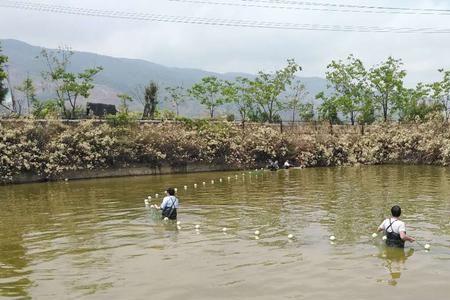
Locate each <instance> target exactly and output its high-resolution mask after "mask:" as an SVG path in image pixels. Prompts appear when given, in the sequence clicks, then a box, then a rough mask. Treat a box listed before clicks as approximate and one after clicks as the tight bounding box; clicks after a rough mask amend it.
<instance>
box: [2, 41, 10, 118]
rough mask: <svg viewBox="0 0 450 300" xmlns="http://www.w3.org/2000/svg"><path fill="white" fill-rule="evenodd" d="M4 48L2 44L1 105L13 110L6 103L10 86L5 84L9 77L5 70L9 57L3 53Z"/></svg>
mask: <svg viewBox="0 0 450 300" xmlns="http://www.w3.org/2000/svg"><path fill="white" fill-rule="evenodd" d="M1 53H2V48H1V45H0V105H1V106H3V107H4V108H6V109H8V110H11V109H10V108H9V107H6V106H5V105H4V103H3V102H4V101H5V98H6V94H8V88H7V87H6V86H5V80H6V79H7V78H8V74H7V73H6V71H5V64H6V63H7V62H8V57H7V56H6V55H2V54H1Z"/></svg>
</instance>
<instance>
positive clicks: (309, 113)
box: [298, 102, 314, 122]
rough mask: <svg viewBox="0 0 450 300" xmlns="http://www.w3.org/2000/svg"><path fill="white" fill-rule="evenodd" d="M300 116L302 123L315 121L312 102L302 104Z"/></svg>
mask: <svg viewBox="0 0 450 300" xmlns="http://www.w3.org/2000/svg"><path fill="white" fill-rule="evenodd" d="M298 114H299V116H300V119H301V120H302V121H304V122H311V121H312V120H313V119H314V104H313V103H312V102H308V103H300V109H299V111H298Z"/></svg>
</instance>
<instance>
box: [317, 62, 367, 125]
mask: <svg viewBox="0 0 450 300" xmlns="http://www.w3.org/2000/svg"><path fill="white" fill-rule="evenodd" d="M326 78H327V80H328V82H329V83H330V85H329V87H332V89H333V93H334V98H336V104H337V106H338V108H339V110H340V111H341V112H342V113H343V114H344V115H347V116H348V117H349V119H350V122H351V124H352V125H354V124H355V121H356V120H357V116H358V114H359V113H360V112H361V111H362V109H363V107H364V106H367V105H368V104H369V103H367V100H369V99H371V98H370V97H368V94H369V93H368V91H369V89H368V84H367V71H366V69H365V67H364V64H363V63H362V61H361V60H360V59H357V58H355V57H354V56H353V55H349V56H348V57H347V60H346V61H342V60H339V61H334V60H333V61H331V63H330V64H329V65H328V66H327V72H326Z"/></svg>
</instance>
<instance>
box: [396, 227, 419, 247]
mask: <svg viewBox="0 0 450 300" xmlns="http://www.w3.org/2000/svg"><path fill="white" fill-rule="evenodd" d="M398 232H399V233H400V238H401V239H402V240H404V241H408V242H411V243H412V242H414V241H415V240H416V239H415V238H413V237H410V236H409V235H407V234H406V226H405V224H404V223H402V224H401V225H400V228H399V229H398Z"/></svg>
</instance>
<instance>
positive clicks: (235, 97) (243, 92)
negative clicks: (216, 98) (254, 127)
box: [221, 77, 254, 123]
mask: <svg viewBox="0 0 450 300" xmlns="http://www.w3.org/2000/svg"><path fill="white" fill-rule="evenodd" d="M249 82H250V80H249V79H248V78H245V77H237V78H236V80H235V81H225V82H224V83H223V84H222V91H221V93H222V97H223V100H224V102H226V103H234V104H235V105H236V106H237V109H238V112H239V115H240V118H241V122H242V123H245V122H246V121H247V119H248V117H249V115H251V114H252V112H253V104H254V101H253V99H254V97H253V96H252V93H251V88H250V85H249Z"/></svg>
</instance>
